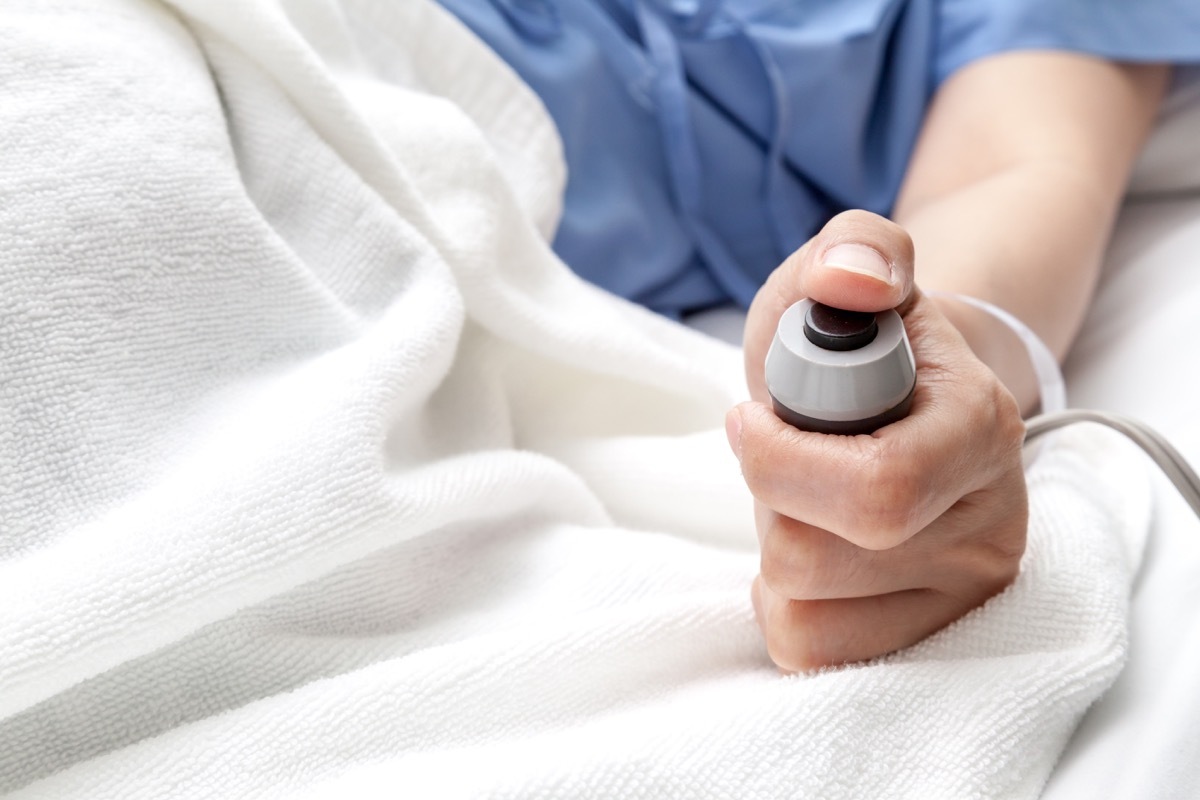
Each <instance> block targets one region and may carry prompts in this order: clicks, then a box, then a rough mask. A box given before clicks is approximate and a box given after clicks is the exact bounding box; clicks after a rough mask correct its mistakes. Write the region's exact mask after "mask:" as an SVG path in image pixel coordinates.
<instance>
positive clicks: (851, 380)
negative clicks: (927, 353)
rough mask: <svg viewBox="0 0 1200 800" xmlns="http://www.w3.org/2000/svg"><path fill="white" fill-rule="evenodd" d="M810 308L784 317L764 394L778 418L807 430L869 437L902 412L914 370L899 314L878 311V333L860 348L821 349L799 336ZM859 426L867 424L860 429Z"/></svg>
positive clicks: (808, 303)
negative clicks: (778, 412) (774, 405)
mask: <svg viewBox="0 0 1200 800" xmlns="http://www.w3.org/2000/svg"><path fill="white" fill-rule="evenodd" d="M813 305H814V303H813V301H812V300H801V301H800V302H798V303H796V304H794V305H792V306H791V308H789V309H788V310H787V311H785V312H784V313H783V316H782V317H781V318H780V320H779V327H778V328H777V330H776V332H775V339H774V341H772V342H771V349H770V350H769V351H768V352H767V362H766V366H765V369H766V381H767V390H768V391H770V393H771V397H772V399H774V400H775V403H776V409H777V411H779V410H780V409H779V407H780V406H782V407H783V409H782V410H783V411H784V413H781V414H780V416H781V417H782V418H784V419H785V420H786V421H788V422H791V423H792V424H794V425H797V427H803V428H807V429H810V430H825V431H826V432H830V433H869V432H870V431H871V430H874V429H875V428H876V427H880V424H886V422H890V421H894V420H895V419H898V418H900V417H902V416H903V415H904V414H905V413H907V410H908V404H909V403H910V402H911V400H912V392H913V388H914V386H915V385H916V376H917V370H916V362H915V361H914V359H913V354H912V348H911V347H910V346H909V344H908V336H907V335H906V334H905V331H904V321H903V320H902V319H900V315H899V314H897V313H896V312H895V311H891V310H889V311H882V312H880V313H878V314H877V315H876V317H875V319H876V323H877V324H878V326H879V332H878V334H877V335H876V336H875V338H874V339H873V340H871V342H870V343H869V344H867V345H865V346H863V347H860V348H858V349H855V350H826V349H824V348H822V347H819V346H818V345H816V344H814V343H813V342H811V341H809V338H808V337H807V336H806V335H805V332H804V320H805V317H806V316H807V314H808V313H809V309H810V308H812V306H813ZM787 412H790V413H787ZM881 419H882V420H885V422H882V423H881V422H880V420H881ZM812 422H815V423H817V424H809V423H812ZM858 422H864V423H869V424H868V425H866V426H864V429H861V430H860V429H857V426H856V424H855V423H858ZM821 423H831V424H830V425H828V426H824V425H822V424H821Z"/></svg>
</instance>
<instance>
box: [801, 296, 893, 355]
mask: <svg viewBox="0 0 1200 800" xmlns="http://www.w3.org/2000/svg"><path fill="white" fill-rule="evenodd" d="M878 333H879V323H877V322H876V321H875V315H874V314H872V313H870V312H864V311H845V310H843V309H840V308H833V307H832V306H826V305H821V304H820V303H814V304H813V306H812V308H810V309H809V310H808V313H807V314H805V315H804V335H805V337H807V338H808V340H809V341H810V342H812V343H813V344H815V345H816V346H817V347H820V348H822V349H825V350H858V349H859V348H861V347H866V346H867V345H869V344H870V343H871V342H873V341H875V336H876V335H877V334H878Z"/></svg>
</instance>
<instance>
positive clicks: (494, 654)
mask: <svg viewBox="0 0 1200 800" xmlns="http://www.w3.org/2000/svg"><path fill="white" fill-rule="evenodd" d="M0 51H2V52H3V53H4V54H5V56H4V58H3V59H2V60H0V131H3V136H4V143H5V144H4V147H3V148H0V201H2V202H0V260H2V262H3V268H2V269H0V415H2V418H3V424H0V486H2V491H0V526H2V528H0V793H4V792H9V793H11V795H12V796H13V797H16V798H55V799H56V800H62V799H63V798H76V797H78V798H89V799H90V800H97V799H98V798H113V800H117V799H118V798H119V800H135V798H156V799H157V798H163V797H173V798H206V797H217V798H225V799H227V798H251V797H253V798H273V797H278V798H285V797H286V798H295V797H313V798H317V797H357V798H370V797H385V796H386V797H392V796H396V795H401V796H404V797H437V798H460V797H461V798H466V797H485V796H486V797H535V796H536V797H564V798H565V797H572V798H578V797H622V798H628V797H646V798H662V797H731V796H732V797H739V798H773V797H781V798H782V797H814V798H816V797H819V798H862V797H872V796H886V797H912V798H921V799H922V800H928V798H937V797H953V798H966V797H1030V798H1032V797H1034V796H1036V795H1037V793H1038V791H1039V788H1040V787H1041V786H1042V784H1043V782H1044V781H1045V779H1046V776H1047V775H1048V774H1049V772H1050V770H1051V768H1052V766H1053V765H1054V763H1055V759H1056V758H1057V756H1058V754H1059V752H1060V751H1061V749H1062V747H1063V746H1064V743H1065V742H1066V740H1067V738H1068V737H1069V736H1070V734H1071V731H1072V730H1073V728H1074V726H1075V725H1076V723H1077V721H1078V720H1079V718H1080V716H1081V715H1082V713H1083V712H1084V710H1085V709H1086V708H1087V707H1088V705H1089V704H1090V703H1091V702H1092V701H1093V700H1095V699H1096V698H1097V697H1098V696H1099V695H1100V694H1101V692H1103V691H1104V689H1105V687H1106V686H1108V685H1109V684H1110V683H1111V682H1112V680H1113V679H1114V677H1115V676H1116V674H1117V672H1118V670H1119V669H1120V666H1121V663H1122V658H1123V653H1124V642H1125V636H1126V623H1125V618H1126V610H1127V598H1128V592H1129V586H1130V580H1131V575H1132V573H1133V571H1134V569H1135V568H1136V564H1137V562H1138V559H1139V553H1140V551H1141V539H1142V536H1143V532H1144V530H1145V526H1146V523H1147V519H1148V513H1149V512H1148V496H1149V495H1148V492H1147V491H1146V489H1145V485H1144V472H1143V468H1142V462H1140V461H1138V460H1136V459H1130V458H1128V456H1127V453H1128V451H1127V450H1125V449H1123V448H1121V447H1119V446H1117V445H1114V444H1112V443H1111V442H1110V440H1109V439H1107V438H1101V437H1095V438H1091V437H1089V436H1087V435H1072V436H1065V435H1064V436H1062V437H1060V438H1059V439H1058V443H1057V445H1056V446H1055V447H1053V448H1051V449H1050V450H1048V451H1047V453H1046V454H1045V456H1044V457H1043V458H1041V459H1040V460H1039V461H1038V462H1037V464H1036V466H1035V467H1034V468H1033V472H1032V473H1031V476H1030V480H1031V491H1032V510H1033V522H1032V530H1031V541H1030V546H1029V551H1028V554H1027V557H1026V559H1025V562H1024V565H1023V570H1022V573H1021V576H1020V578H1019V579H1018V581H1017V582H1016V584H1015V585H1014V586H1012V587H1011V588H1010V589H1009V590H1008V591H1006V592H1005V593H1004V594H1002V595H1001V596H999V597H997V598H995V599H994V600H993V601H992V602H990V603H989V604H987V605H986V606H985V607H983V608H981V609H979V610H977V611H976V612H974V613H972V614H971V615H969V616H968V617H967V618H965V619H963V620H961V621H960V622H958V623H956V624H955V625H953V626H952V627H950V628H949V629H947V630H945V631H943V632H941V633H939V634H937V635H935V636H934V637H932V638H930V639H929V640H927V641H925V642H924V643H922V644H920V645H919V646H917V647H914V648H912V649H910V650H907V651H905V652H902V653H900V654H897V655H895V656H892V657H890V658H887V659H884V660H882V661H880V662H878V663H874V664H870V665H858V666H851V667H847V668H843V669H838V670H833V671H828V672H824V673H820V674H816V675H809V676H798V677H783V676H780V675H779V674H777V673H776V671H775V670H774V669H773V668H772V667H771V665H770V664H769V662H768V661H767V659H766V656H765V653H764V649H763V646H762V644H761V641H760V639H759V636H758V634H757V631H756V628H755V624H754V620H753V616H752V612H751V609H750V603H749V598H748V588H749V583H750V580H751V578H752V577H753V575H754V573H755V571H756V569H757V556H756V553H755V537H754V534H753V529H752V525H751V514H750V506H749V498H748V496H747V495H746V493H745V489H744V487H743V486H742V484H741V482H740V478H739V476H738V474H737V466H736V463H735V461H734V459H733V458H732V456H730V455H729V453H728V450H727V447H726V445H725V442H724V437H723V435H722V433H721V431H720V424H721V420H722V417H723V413H724V410H725V409H726V408H727V407H728V406H729V405H730V404H731V403H732V402H734V400H735V399H736V398H737V397H738V396H739V395H740V394H741V393H742V392H743V391H744V388H743V387H742V386H741V384H740V378H739V377H738V373H739V370H740V367H739V361H740V356H739V354H738V353H737V352H736V351H735V350H734V349H732V348H727V347H726V346H724V345H720V344H718V343H716V342H714V341H711V340H708V339H706V338H704V337H702V336H701V335H699V334H696V333H694V332H691V331H688V330H686V329H683V328H680V327H678V326H676V325H674V324H673V323H671V322H669V321H667V320H664V319H661V318H658V317H656V316H654V315H652V314H650V313H649V312H647V311H644V310H641V309H638V308H636V307H634V306H632V305H629V304H627V303H624V302H623V301H620V300H617V299H614V298H612V297H609V296H607V295H605V294H603V293H601V292H600V291H599V290H597V289H594V288H591V287H589V286H587V285H586V284H584V283H583V282H582V281H580V280H579V279H578V278H576V277H574V276H573V275H572V274H571V273H570V272H569V271H568V270H567V269H566V268H565V267H564V266H563V265H562V264H561V263H560V262H559V261H558V260H556V258H555V257H554V255H553V254H552V252H551V250H550V248H549V246H548V243H547V240H548V238H549V237H550V235H551V233H552V231H553V228H554V222H555V219H556V215H557V213H558V203H559V198H560V192H561V187H562V183H563V172H562V166H561V158H560V153H559V146H558V142H557V139H556V138H555V135H554V131H553V126H552V125H551V123H550V122H549V120H548V118H547V117H546V115H545V114H544V112H543V110H542V109H541V107H540V106H539V105H538V103H537V101H536V99H535V98H534V97H533V95H532V94H531V93H529V92H528V91H527V90H526V89H525V88H523V87H522V85H521V84H520V83H519V82H518V81H517V80H516V79H515V77H514V76H513V74H512V73H510V72H509V71H508V70H507V68H506V67H504V66H503V64H502V63H500V62H499V61H498V60H496V59H495V58H494V57H493V56H492V55H491V54H490V53H489V51H487V50H486V49H485V48H484V47H483V46H482V45H481V44H479V43H478V41H477V40H475V39H474V38H473V37H472V36H471V35H470V34H469V33H467V32H466V30H465V29H464V28H462V27H461V26H460V24H459V23H457V22H456V21H455V20H454V19H453V18H451V17H449V16H448V15H447V14H446V13H445V12H443V11H441V10H440V9H439V8H438V7H437V6H436V5H434V4H432V3H430V2H425V1H424V0H420V1H418V0H409V1H408V2H392V1H389V2H371V1H369V0H355V1H354V2H350V1H349V0H348V1H347V2H345V3H342V4H336V3H333V2H321V1H320V0H312V1H311V2H309V1H307V0H292V1H291V2H286V3H273V2H268V1H267V0H256V1H250V0H227V1H225V2H216V1H214V0H191V1H190V2H189V1H188V0H179V2H177V3H175V4H174V7H173V8H168V7H162V6H159V5H157V4H155V3H153V2H150V1H149V0H112V2H106V3H93V2H83V1H82V0H81V1H80V2H69V1H68V0H60V1H58V2H53V3H45V2H35V1H34V0H29V2H10V3H6V4H5V5H4V6H3V8H2V9H0Z"/></svg>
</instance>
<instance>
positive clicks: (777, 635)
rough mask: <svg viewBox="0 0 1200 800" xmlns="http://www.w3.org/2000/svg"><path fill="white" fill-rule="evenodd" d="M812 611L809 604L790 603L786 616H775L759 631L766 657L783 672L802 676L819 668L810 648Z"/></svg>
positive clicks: (783, 614)
mask: <svg viewBox="0 0 1200 800" xmlns="http://www.w3.org/2000/svg"><path fill="white" fill-rule="evenodd" d="M812 608H813V604H811V603H805V602H803V601H792V602H791V603H789V604H788V606H787V609H786V613H780V614H778V615H776V618H775V619H773V620H772V623H771V624H770V625H768V626H767V628H766V630H764V631H763V638H764V639H765V640H766V644H767V655H769V656H770V658H771V661H772V662H774V663H775V666H777V667H779V669H781V670H783V671H784V672H805V671H808V670H811V669H813V668H815V667H818V666H823V665H822V664H821V663H819V659H818V657H817V654H816V653H814V651H813V646H812V645H813V642H814V641H815V636H814V630H813V619H812V614H811V613H810V610H811V609H812Z"/></svg>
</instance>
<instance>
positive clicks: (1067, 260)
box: [726, 51, 1168, 672]
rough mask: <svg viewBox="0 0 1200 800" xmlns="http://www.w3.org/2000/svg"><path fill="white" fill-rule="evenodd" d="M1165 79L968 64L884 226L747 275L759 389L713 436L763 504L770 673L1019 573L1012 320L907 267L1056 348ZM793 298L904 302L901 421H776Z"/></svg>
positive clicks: (854, 647) (1026, 56)
mask: <svg viewBox="0 0 1200 800" xmlns="http://www.w3.org/2000/svg"><path fill="white" fill-rule="evenodd" d="M1167 78H1168V71H1167V69H1166V68H1165V67H1161V66H1130V65H1120V64H1113V63H1110V62H1105V61H1103V60H1099V59H1095V58H1090V57H1085V56H1080V55H1072V54H1066V53H1051V52H1033V51H1030V52H1017V53H1010V54H1004V55H999V56H994V57H991V58H987V59H983V60H981V61H979V62H977V63H975V64H972V65H970V66H968V67H965V68H964V69H962V70H960V71H959V72H958V73H956V74H955V75H954V76H952V77H951V78H950V79H949V80H947V81H946V83H945V84H944V85H943V86H942V87H941V88H940V89H939V91H938V93H937V96H936V97H935V98H934V102H933V104H932V106H931V108H930V111H929V113H928V116H927V119H926V122H925V125H924V127H923V130H922V133H921V136H920V139H919V141H918V143H917V147H916V150H915V153H914V156H913V159H912V162H911V164H910V168H909V174H908V175H907V176H906V178H905V182H904V186H903V188H902V191H901V194H900V197H899V199H898V203H897V206H896V209H895V213H894V219H895V221H894V222H893V221H889V220H886V219H884V218H882V217H878V216H875V215H873V214H869V213H867V212H864V211H850V212H846V213H844V214H841V215H839V216H837V217H835V218H834V219H833V220H831V221H830V222H829V223H828V224H827V225H826V226H825V228H824V229H823V230H822V231H821V232H820V233H819V234H817V235H816V236H815V237H813V239H811V240H810V241H809V242H808V243H807V244H805V245H804V247H802V248H801V249H800V250H798V251H797V252H796V253H794V254H793V255H792V256H790V257H789V258H788V259H787V261H785V262H784V264H782V265H781V266H780V267H779V268H778V269H777V270H776V271H775V272H774V274H772V275H771V277H770V278H769V279H768V281H767V282H766V283H765V284H764V286H763V288H762V289H761V290H760V291H759V293H758V295H757V297H756V298H755V301H754V303H753V305H752V306H751V308H750V312H749V315H748V318H747V323H746V330H745V353H746V373H747V379H748V382H749V386H750V391H751V397H752V398H753V400H752V401H751V402H748V403H743V404H741V405H739V406H737V407H736V408H734V409H733V410H731V411H730V412H729V415H728V416H727V418H726V430H727V433H728V434H729V439H730V446H731V447H732V448H733V450H734V453H735V454H736V455H737V456H738V458H739V460H740V462H741V466H742V474H743V476H744V477H745V480H746V483H747V485H748V486H749V488H750V490H751V492H752V493H753V494H754V497H755V499H756V524H757V528H758V535H759V541H760V545H761V551H762V562H761V571H760V574H759V576H758V578H756V580H755V581H754V585H753V588H752V597H753V601H754V608H755V614H756V617H757V619H758V622H759V625H760V627H761V628H762V631H763V635H764V638H765V639H766V644H767V650H768V652H769V654H770V656H771V658H772V660H773V661H774V662H775V663H776V664H777V665H778V666H779V667H780V669H782V670H785V671H789V672H792V671H806V670H811V669H815V668H818V667H824V666H831V665H837V664H844V663H848V662H855V661H862V660H866V659H870V658H874V657H876V656H880V655H883V654H886V653H889V652H892V651H894V650H897V649H900V648H903V647H906V646H908V645H910V644H913V643H915V642H917V641H919V640H920V639H922V638H924V637H926V636H928V635H929V634H931V633H933V632H934V631H936V630H938V629H940V628H942V627H944V626H945V625H947V624H949V623H950V622H952V621H954V620H955V619H958V618H959V617H961V616H963V615H964V614H966V613H967V612H968V611H970V610H971V609H973V608H976V607H977V606H979V605H981V604H982V603H983V602H985V601H986V600H987V599H988V598H990V597H992V596H993V595H995V594H997V593H998V592H1000V591H1001V590H1003V589H1004V587H1006V586H1007V585H1008V584H1009V583H1011V582H1012V580H1013V579H1014V578H1015V577H1016V575H1017V572H1018V568H1019V565H1020V559H1021V555H1022V554H1023V552H1024V549H1025V535H1026V528H1027V525H1028V504H1027V498H1026V487H1025V478H1024V471H1023V467H1022V463H1021V443H1022V440H1023V437H1024V423H1023V421H1022V411H1023V410H1025V411H1028V410H1030V409H1032V408H1033V407H1035V406H1036V402H1037V390H1036V383H1035V382H1034V379H1033V375H1032V371H1031V368H1030V366H1029V364H1028V362H1027V359H1026V357H1025V355H1024V350H1023V348H1022V347H1021V346H1020V345H1019V343H1018V341H1017V339H1016V338H1015V336H1014V335H1013V334H1012V333H1011V332H1010V331H1009V330H1008V329H1007V328H1006V327H1005V326H1003V325H1002V324H1000V323H998V322H996V321H995V320H993V319H992V318H991V317H990V316H989V315H987V314H984V313H982V312H979V311H977V310H975V309H973V308H971V307H969V306H965V305H963V304H961V303H957V302H954V301H952V300H941V299H939V300H938V301H936V302H935V301H933V300H931V299H930V298H929V297H927V296H926V295H925V294H924V293H923V292H922V291H921V289H920V288H918V286H917V284H916V282H915V278H914V275H915V274H916V270H917V267H918V265H919V270H920V272H919V275H920V282H921V286H924V287H927V288H931V289H938V290H943V291H951V292H958V293H963V294H969V295H973V296H975V297H979V298H982V299H985V300H988V301H990V302H992V303H994V304H996V305H999V306H1001V307H1003V308H1005V309H1007V310H1008V311H1010V312H1011V313H1013V314H1015V315H1016V316H1018V317H1019V318H1021V319H1022V320H1023V321H1024V322H1025V323H1026V324H1027V325H1029V326H1030V327H1032V328H1033V329H1034V330H1035V331H1036V332H1037V333H1038V334H1039V335H1041V336H1042V338H1043V339H1045V340H1046V342H1047V343H1048V344H1049V345H1050V346H1051V348H1052V349H1053V350H1054V351H1055V352H1056V353H1058V354H1059V356H1060V357H1061V356H1062V355H1063V354H1065V353H1066V351H1067V349H1068V348H1069V346H1070V343H1071V341H1072V339H1073V338H1074V336H1075V335H1076V333H1077V332H1078V329H1079V326H1080V324H1081V322H1082V318H1083V315H1084V313H1085V312H1086V309H1087V305H1088V301H1089V299H1090V297H1091V294H1092V291H1093V288H1094V286H1095V283H1096V280H1097V276H1098V273H1099V268H1100V262H1101V257H1102V254H1103V251H1104V248H1105V246H1106V243H1107V241H1108V238H1109V235H1110V233H1111V229H1112V225H1113V221H1114V218H1115V215H1116V212H1117V209H1118V206H1119V203H1120V199H1121V196H1122V193H1123V191H1124V187H1125V184H1126V182H1127V180H1128V177H1129V172H1130V169H1131V167H1132V164H1133V162H1134V160H1135V158H1136V156H1137V153H1138V152H1139V150H1140V148H1141V147H1142V145H1143V143H1144V141H1145V139H1146V137H1147V135H1148V133H1149V130H1150V128H1151V125H1152V123H1153V119H1154V114H1155V111H1156V109H1157V107H1158V104H1159V102H1160V100H1161V97H1162V94H1163V92H1164V90H1165V86H1166V83H1167ZM845 245H850V247H846V246H845ZM918 253H919V256H918V255H916V254H918ZM803 297H812V298H814V299H816V300H818V301H820V302H823V303H827V304H829V305H833V306H837V307H840V308H846V309H851V310H857V311H880V310H883V309H887V308H892V307H895V308H897V310H898V311H899V312H900V314H901V316H902V317H903V318H904V321H905V326H906V328H907V330H908V334H909V338H910V341H911V343H912V347H913V352H914V355H915V357H916V361H917V386H916V391H915V394H914V401H913V408H912V411H911V413H910V414H909V416H908V417H906V418H905V419H903V420H901V421H899V422H897V423H894V424H892V425H889V426H887V427H885V428H882V429H880V430H879V431H876V432H875V433H874V434H871V435H869V436H829V435H823V434H816V433H808V432H804V431H799V430H796V429H794V428H792V427H791V426H789V425H787V424H785V423H783V422H781V421H780V420H779V419H778V418H777V417H776V416H775V415H774V413H773V412H772V411H771V409H770V406H769V397H768V395H767V392H766V388H765V385H764V383H763V372H762V365H763V361H764V359H765V356H766V351H767V348H768V346H769V345H770V341H771V338H772V336H773V334H774V330H775V326H776V324H777V322H778V320H779V317H780V315H782V313H783V311H784V310H785V309H786V308H787V307H788V306H790V305H791V304H792V303H794V302H796V301H797V300H799V299H801V298H803Z"/></svg>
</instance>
